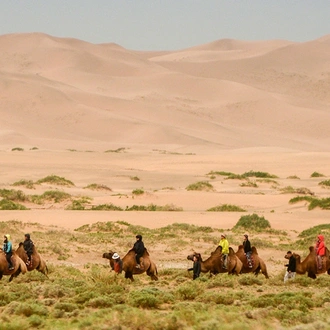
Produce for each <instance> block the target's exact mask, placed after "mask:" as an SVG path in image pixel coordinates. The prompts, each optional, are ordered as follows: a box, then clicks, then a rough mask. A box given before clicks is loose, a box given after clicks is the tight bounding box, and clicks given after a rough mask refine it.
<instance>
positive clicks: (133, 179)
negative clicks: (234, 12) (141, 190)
mask: <svg viewBox="0 0 330 330" xmlns="http://www.w3.org/2000/svg"><path fill="white" fill-rule="evenodd" d="M129 178H130V179H131V180H132V181H140V178H139V177H138V176H130V177H129Z"/></svg>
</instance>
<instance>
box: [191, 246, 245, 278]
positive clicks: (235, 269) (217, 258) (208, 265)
mask: <svg viewBox="0 0 330 330" xmlns="http://www.w3.org/2000/svg"><path fill="white" fill-rule="evenodd" d="M221 251H222V248H221V246H218V247H217V248H216V249H215V250H214V251H213V252H211V256H210V257H208V258H207V259H206V260H205V261H203V259H202V256H201V254H200V253H197V252H194V253H193V254H190V255H188V256H187V259H188V260H193V258H194V256H198V257H199V260H200V261H201V272H202V273H208V272H210V274H213V275H216V274H219V273H227V272H228V274H237V275H238V274H239V272H240V269H239V263H237V262H236V261H234V260H232V262H230V263H229V262H228V264H227V268H224V267H223V259H222V253H221Z"/></svg>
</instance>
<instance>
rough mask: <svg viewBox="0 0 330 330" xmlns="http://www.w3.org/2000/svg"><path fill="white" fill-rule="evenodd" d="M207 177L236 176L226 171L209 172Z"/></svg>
mask: <svg viewBox="0 0 330 330" xmlns="http://www.w3.org/2000/svg"><path fill="white" fill-rule="evenodd" d="M207 175H221V176H231V175H236V174H235V173H232V172H226V171H211V172H209V173H208V174H207Z"/></svg>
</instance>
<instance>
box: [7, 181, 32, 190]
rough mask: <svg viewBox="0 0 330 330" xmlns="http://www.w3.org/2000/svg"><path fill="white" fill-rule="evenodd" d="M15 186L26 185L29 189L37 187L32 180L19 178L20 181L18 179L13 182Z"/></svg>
mask: <svg viewBox="0 0 330 330" xmlns="http://www.w3.org/2000/svg"><path fill="white" fill-rule="evenodd" d="M12 185H13V186H24V187H25V188H28V189H35V187H34V183H33V181H32V180H24V179H22V180H19V181H16V182H14V183H13V184H12Z"/></svg>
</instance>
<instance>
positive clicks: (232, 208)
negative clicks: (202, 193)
mask: <svg viewBox="0 0 330 330" xmlns="http://www.w3.org/2000/svg"><path fill="white" fill-rule="evenodd" d="M207 211H208V212H246V210H244V209H243V208H241V207H240V206H237V205H231V204H222V205H218V206H215V207H211V208H210V209H208V210H207Z"/></svg>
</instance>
